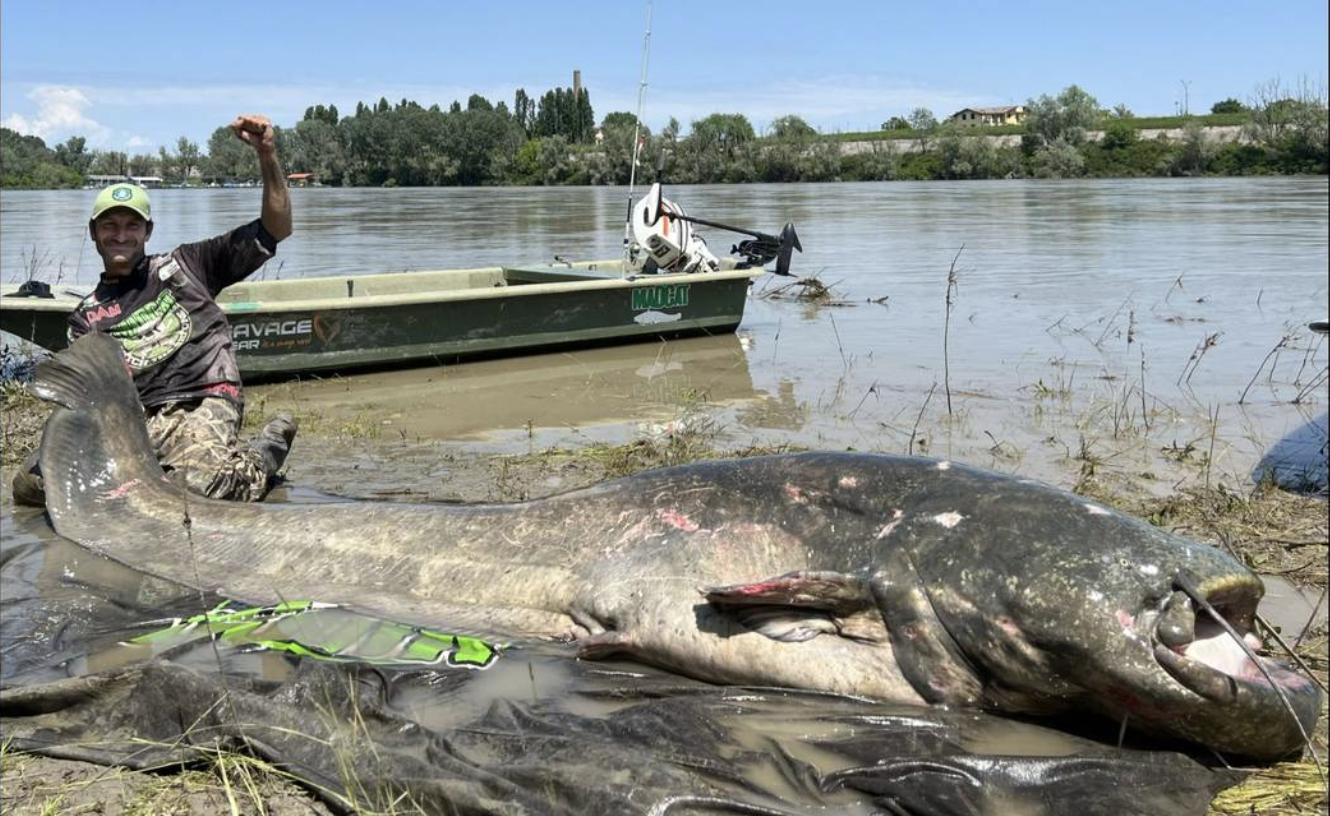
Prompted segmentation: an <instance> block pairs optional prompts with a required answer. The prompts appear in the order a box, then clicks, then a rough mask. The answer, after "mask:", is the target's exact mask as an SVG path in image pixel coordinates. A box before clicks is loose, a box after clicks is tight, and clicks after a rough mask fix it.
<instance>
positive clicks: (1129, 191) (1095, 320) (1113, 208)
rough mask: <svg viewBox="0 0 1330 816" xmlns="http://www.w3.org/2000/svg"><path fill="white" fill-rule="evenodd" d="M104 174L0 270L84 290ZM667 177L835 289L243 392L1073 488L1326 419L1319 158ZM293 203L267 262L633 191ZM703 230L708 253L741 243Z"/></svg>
mask: <svg viewBox="0 0 1330 816" xmlns="http://www.w3.org/2000/svg"><path fill="white" fill-rule="evenodd" d="M93 195H94V193H93V192H92V191H55V192H18V191H15V192H10V191H6V192H5V193H4V195H3V196H2V197H0V229H2V230H3V232H2V233H0V234H3V245H2V250H0V276H3V279H4V280H5V281H13V280H16V279H20V278H22V277H24V276H26V275H27V274H28V271H29V270H30V269H32V268H34V267H36V268H37V271H38V273H39V274H40V276H42V277H43V278H45V279H47V280H52V281H54V280H59V281H60V282H61V283H66V284H69V285H71V286H72V287H74V288H86V287H88V286H90V285H91V283H92V282H93V281H94V280H95V277H96V274H97V272H98V270H99V265H98V258H97V256H96V253H95V252H94V250H93V247H92V245H91V243H90V242H89V241H88V240H87V239H86V238H85V237H84V230H83V227H82V225H83V223H84V220H85V217H86V216H85V213H86V212H87V210H88V208H89V206H90V204H91V200H92V196H93ZM259 195H260V191H259V190H257V189H239V190H154V191H153V193H152V198H153V205H154V211H155V212H156V214H157V226H156V232H155V234H154V236H153V238H152V242H151V244H150V247H151V248H154V249H157V250H158V251H163V250H165V249H167V248H169V247H171V246H173V245H175V244H177V243H179V242H182V241H187V240H193V239H197V238H201V237H204V236H208V235H212V234H215V233H217V232H220V231H222V230H224V229H226V228H228V227H230V226H232V225H235V224H237V223H240V222H242V221H243V220H245V219H246V218H249V217H252V216H254V215H256V214H257V212H258V209H259ZM666 195H667V196H668V197H669V198H671V199H672V200H674V201H676V202H679V203H681V204H683V205H684V206H685V207H686V208H687V209H688V211H689V212H690V213H691V214H693V215H697V216H700V217H704V218H709V219H712V220H717V221H721V222H725V223H732V224H737V225H740V226H750V227H754V228H757V229H761V230H764V231H768V232H773V233H774V232H776V231H778V230H779V228H780V227H781V225H782V224H784V223H785V222H786V221H792V222H794V223H795V224H796V226H797V228H798V231H799V235H800V237H801V239H802V242H803V245H804V247H805V251H804V253H803V254H801V255H796V258H795V271H796V273H797V274H799V275H802V276H817V277H818V278H819V279H820V280H821V281H822V282H823V283H825V284H827V285H829V286H830V287H831V290H832V293H833V294H834V296H835V297H836V298H837V299H838V300H839V301H840V302H841V305H837V306H822V307H816V306H813V305H811V304H809V303H805V302H802V301H796V300H789V299H777V298H772V297H768V296H767V295H770V294H771V292H772V291H773V290H774V289H775V288H777V287H778V286H779V284H781V283H784V281H782V280H777V279H767V280H765V281H762V282H760V283H759V285H758V286H757V287H756V288H755V295H754V297H753V298H752V299H751V300H750V303H749V305H748V309H747V311H746V315H745V319H744V322H743V325H742V326H741V327H740V330H739V332H738V337H737V339H736V338H714V339H703V340H691V341H683V342H677V343H670V344H661V345H653V344H647V345H644V346H634V347H629V348H620V349H600V350H590V351H578V352H572V353H566V354H555V355H541V356H534V357H525V358H517V359H512V360H499V361H485V362H479V363H471V364H467V365H460V366H452V367H448V368H444V369H418V370H414V371H399V372H388V373H379V374H371V375H365V376H359V377H348V378H342V379H338V380H336V381H335V382H333V383H329V382H315V383H305V384H301V385H299V386H292V385H278V386H267V387H262V388H255V389H252V390H251V404H254V403H255V402H259V403H261V404H262V406H263V408H264V410H268V411H271V410H274V409H275V408H283V407H287V408H291V407H294V408H300V409H304V410H310V409H313V410H317V411H320V412H321V413H323V414H326V415H328V416H330V417H333V418H339V419H341V420H344V421H349V420H352V419H354V420H355V421H358V422H362V423H369V424H378V425H381V426H382V430H386V431H388V432H390V433H393V434H394V435H397V434H400V435H401V437H402V438H413V439H416V438H418V439H427V440H459V441H461V442H463V443H465V444H468V445H470V446H472V447H482V448H484V447H487V446H488V447H494V448H495V449H499V450H502V449H510V448H512V447H513V446H514V445H518V444H520V445H522V446H529V445H531V444H539V445H545V444H551V445H561V444H574V445H575V444H582V443H585V442H586V441H587V440H589V439H611V440H621V439H623V438H625V437H627V436H631V435H633V434H636V433H641V432H643V431H644V430H645V431H647V432H650V431H653V430H655V431H658V430H660V429H661V428H669V427H673V426H672V425H671V424H670V423H671V422H675V421H678V420H680V419H685V420H687V419H689V418H692V419H694V420H695V419H696V417H697V415H698V414H699V411H700V412H701V413H702V414H705V415H706V416H707V417H708V419H709V421H710V423H711V425H712V426H713V427H719V428H722V429H724V432H725V434H726V436H727V437H728V441H729V442H731V443H733V444H745V443H748V442H751V441H758V442H761V443H764V444H779V443H787V444H793V445H798V446H806V447H838V448H839V447H854V448H857V449H865V450H887V451H906V450H912V451H914V452H925V453H929V454H933V455H941V456H950V457H955V458H959V459H964V460H967V461H972V462H974V463H976V464H981V465H987V466H990V467H997V468H1000V469H1004V470H1012V471H1021V472H1023V473H1026V474H1028V475H1034V476H1038V477H1040V478H1045V479H1049V480H1052V481H1058V482H1062V483H1070V482H1072V481H1074V479H1075V478H1076V476H1077V474H1079V473H1080V472H1081V471H1082V470H1083V468H1084V465H1085V464H1086V462H1087V460H1093V461H1095V462H1099V463H1102V465H1103V467H1104V468H1107V469H1110V470H1114V469H1116V470H1117V471H1120V472H1121V473H1123V474H1139V473H1142V472H1143V473H1147V474H1150V475H1151V476H1154V477H1155V479H1157V480H1158V481H1160V482H1161V484H1164V483H1166V484H1165V485H1164V486H1165V487H1167V486H1168V485H1172V484H1174V483H1175V482H1176V481H1177V480H1178V479H1180V478H1196V479H1200V478H1206V479H1210V480H1215V479H1219V478H1221V477H1223V478H1225V479H1227V480H1229V481H1234V480H1236V481H1239V482H1240V481H1242V480H1244V479H1248V478H1250V476H1251V473H1252V469H1253V467H1255V466H1256V464H1257V463H1258V462H1259V461H1260V460H1261V457H1262V456H1263V455H1264V454H1265V453H1266V452H1267V451H1268V450H1269V449H1270V448H1271V447H1272V446H1274V445H1276V444H1277V443H1278V441H1279V440H1281V439H1283V438H1285V437H1288V436H1290V435H1293V436H1294V437H1296V438H1299V439H1303V440H1310V443H1309V444H1311V445H1312V446H1313V447H1315V445H1316V444H1317V442H1318V440H1320V441H1321V442H1323V441H1324V430H1323V429H1324V421H1323V419H1321V418H1320V417H1319V414H1320V412H1321V411H1322V410H1323V406H1324V402H1325V393H1324V391H1325V389H1324V387H1323V385H1322V386H1320V387H1311V388H1309V386H1314V385H1315V378H1316V377H1317V376H1318V375H1319V374H1321V373H1322V372H1324V370H1325V368H1326V357H1327V351H1326V347H1325V345H1324V344H1323V343H1322V338H1321V337H1319V336H1318V335H1314V334H1312V333H1311V332H1309V331H1308V330H1307V329H1306V328H1305V326H1306V323H1307V322H1308V321H1309V320H1312V319H1316V318H1320V317H1323V316H1324V315H1325V312H1326V297H1327V274H1326V273H1327V239H1328V237H1330V236H1328V234H1327V233H1328V228H1327V223H1328V221H1330V218H1328V216H1327V207H1328V202H1327V187H1326V183H1325V179H1323V178H1269V179H1130V180H1096V181H994V182H920V183H855V184H787V185H747V186H724V185H710V186H679V187H670V188H667V191H666ZM292 197H293V206H294V213H295V233H294V235H293V236H292V237H291V238H290V239H289V240H287V241H286V242H284V243H283V244H282V246H281V247H280V250H279V253H278V255H277V257H276V258H275V259H274V260H273V261H271V262H270V263H269V264H268V265H267V266H266V267H264V269H262V270H261V271H260V272H259V273H257V275H258V276H261V277H266V278H278V277H282V278H286V277H298V276H311V275H325V274H333V273H372V272H381V271H398V270H422V269H442V268H455V267H466V266H484V265H494V264H500V263H503V264H511V263H522V262H541V261H548V260H550V259H552V258H553V257H554V256H555V255H560V256H563V257H568V258H595V257H612V256H614V255H616V254H617V253H618V252H619V251H620V247H621V236H622V218H623V213H624V211H625V207H626V202H627V191H626V190H625V189H623V188H601V187H579V188H549V189H546V188H495V189H474V188H473V189H397V190H369V189H348V190H343V189H331V188H309V189H296V190H293V191H292ZM706 235H707V237H708V238H709V239H710V241H711V243H712V246H713V249H715V250H717V251H719V252H723V251H725V250H726V249H727V248H728V246H729V243H730V241H731V240H732V239H733V238H734V236H732V235H729V234H726V233H722V232H719V231H717V230H708V231H707V232H706ZM953 259H956V262H955V277H956V289H955V293H954V297H953V302H954V305H953V307H952V309H951V315H950V325H949V327H947V328H946V329H945V340H946V345H945V349H944V326H946V322H947V307H946V300H947V279H948V272H949V270H950V268H951V265H952V261H953ZM764 293H765V294H764ZM1276 346H1279V348H1278V349H1277V350H1276ZM1272 352H1273V354H1272ZM948 391H949V392H950V400H948ZM1244 391H1245V392H1246V396H1245V399H1242V397H1243V394H1244ZM1240 400H1241V401H1240ZM949 403H950V404H949ZM685 415H687V416H685ZM1212 438H1213V446H1212ZM1304 447H1305V446H1304ZM1161 448H1162V449H1165V450H1166V451H1167V455H1162V454H1160V449H1161ZM1212 451H1213V453H1212ZM293 465H294V466H298V465H299V454H297V456H296V459H295V461H294V462H293Z"/></svg>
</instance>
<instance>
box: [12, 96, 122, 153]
mask: <svg viewBox="0 0 1330 816" xmlns="http://www.w3.org/2000/svg"><path fill="white" fill-rule="evenodd" d="M27 98H28V99H30V100H32V102H33V103H34V104H35V105H36V108H37V110H36V112H35V113H34V114H32V115H31V116H24V115H23V114H21V113H11V114H9V115H8V116H6V117H5V118H4V121H3V122H0V124H3V125H4V126H5V127H7V128H9V129H11V130H16V131H18V132H19V133H23V134H26V135H30V136H40V137H41V138H42V139H44V140H47V141H51V140H53V139H54V140H57V141H58V140H59V139H60V138H61V137H65V136H70V135H80V136H86V137H88V139H89V141H93V140H96V139H97V138H99V137H103V136H105V135H106V131H107V128H106V127H105V126H104V125H102V124H101V123H99V122H97V121H96V120H94V119H92V118H90V117H89V116H88V115H87V114H86V113H85V112H84V111H85V109H86V108H88V107H90V106H91V105H92V102H91V101H90V100H89V99H88V97H87V95H85V94H84V93H83V91H81V90H79V89H78V88H74V87H71V86H68V85H38V86H37V87H36V88H33V89H32V90H31V91H29V92H28V93H27Z"/></svg>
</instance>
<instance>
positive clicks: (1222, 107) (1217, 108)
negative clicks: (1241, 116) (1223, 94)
mask: <svg viewBox="0 0 1330 816" xmlns="http://www.w3.org/2000/svg"><path fill="white" fill-rule="evenodd" d="M1246 109H1247V107H1246V106H1245V105H1243V104H1242V103H1241V102H1239V101H1238V100H1236V99H1234V98H1233V97H1229V98H1228V99H1221V100H1220V101H1218V102H1216V103H1214V104H1213V105H1211V106H1210V112H1211V113H1242V112H1243V111H1245V110H1246Z"/></svg>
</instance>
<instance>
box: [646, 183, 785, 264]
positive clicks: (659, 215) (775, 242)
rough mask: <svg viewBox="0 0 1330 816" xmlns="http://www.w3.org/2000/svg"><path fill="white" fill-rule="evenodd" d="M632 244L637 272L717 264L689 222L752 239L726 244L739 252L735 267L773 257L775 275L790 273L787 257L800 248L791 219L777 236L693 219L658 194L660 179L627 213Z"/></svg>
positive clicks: (735, 252) (734, 252)
mask: <svg viewBox="0 0 1330 816" xmlns="http://www.w3.org/2000/svg"><path fill="white" fill-rule="evenodd" d="M628 217H629V220H630V221H631V223H632V235H633V243H632V245H631V246H630V247H629V253H628V257H629V260H630V263H631V265H632V266H633V267H635V268H637V269H640V270H641V271H643V272H657V271H665V272H709V271H716V270H719V269H720V261H719V260H717V259H716V256H715V255H713V254H712V253H711V250H710V249H708V248H707V243H706V241H704V240H702V238H701V237H700V236H698V235H696V234H694V232H693V228H692V225H693V224H703V225H705V226H708V227H715V228H717V229H723V230H729V231H730V232H739V233H743V234H744V235H751V236H752V238H749V239H746V240H743V241H740V242H739V243H738V244H736V245H735V246H733V247H731V248H730V252H731V253H732V254H734V255H737V256H739V260H738V262H737V264H738V266H739V268H741V269H742V268H744V267H751V266H765V265H767V264H768V263H770V262H771V261H773V260H774V261H775V262H776V269H775V270H774V271H775V273H776V274H777V275H789V274H790V259H791V257H792V256H793V254H794V253H795V252H796V251H798V252H803V251H804V248H803V245H802V244H800V243H799V235H798V233H796V232H795V231H794V224H786V225H785V228H784V229H782V230H781V231H780V235H779V236H776V235H768V234H767V233H765V232H757V231H755V230H750V229H744V228H742V227H732V226H730V225H728V224H721V223H718V222H716V221H707V220H705V219H702V218H694V217H693V216H690V215H688V214H687V213H685V212H684V210H683V207H680V206H679V205H678V204H675V203H674V202H672V201H669V200H667V199H666V198H664V196H663V195H662V194H661V187H660V183H659V182H657V183H656V184H653V185H651V189H650V190H649V191H648V192H647V194H646V195H645V196H643V197H642V200H641V201H639V202H637V204H636V205H634V206H633V209H632V212H631V213H630V214H629V216H628Z"/></svg>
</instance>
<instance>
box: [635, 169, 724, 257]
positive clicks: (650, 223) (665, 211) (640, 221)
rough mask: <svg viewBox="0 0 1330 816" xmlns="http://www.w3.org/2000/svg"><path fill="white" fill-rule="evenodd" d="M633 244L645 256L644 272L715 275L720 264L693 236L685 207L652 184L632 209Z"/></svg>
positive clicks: (700, 239)
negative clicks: (663, 195)
mask: <svg viewBox="0 0 1330 816" xmlns="http://www.w3.org/2000/svg"><path fill="white" fill-rule="evenodd" d="M632 219H633V240H634V241H635V242H636V243H637V246H638V247H640V248H641V249H642V250H643V251H645V253H646V258H645V260H644V262H643V266H642V269H643V271H645V272H655V271H663V272H685V273H686V272H715V271H717V270H718V269H720V261H718V260H717V259H716V256H715V255H713V254H711V250H710V249H708V248H707V243H706V241H704V240H703V239H702V238H701V236H698V235H695V234H694V233H693V227H692V224H691V223H689V219H688V218H687V216H686V214H685V213H684V211H683V207H680V206H679V205H678V204H675V203H674V202H672V201H668V200H666V199H665V198H663V197H662V196H661V191H660V185H659V184H653V185H651V189H650V190H649V191H648V192H647V194H646V195H645V196H643V198H642V200H641V201H639V202H637V205H636V206H635V207H633V215H632Z"/></svg>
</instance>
